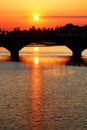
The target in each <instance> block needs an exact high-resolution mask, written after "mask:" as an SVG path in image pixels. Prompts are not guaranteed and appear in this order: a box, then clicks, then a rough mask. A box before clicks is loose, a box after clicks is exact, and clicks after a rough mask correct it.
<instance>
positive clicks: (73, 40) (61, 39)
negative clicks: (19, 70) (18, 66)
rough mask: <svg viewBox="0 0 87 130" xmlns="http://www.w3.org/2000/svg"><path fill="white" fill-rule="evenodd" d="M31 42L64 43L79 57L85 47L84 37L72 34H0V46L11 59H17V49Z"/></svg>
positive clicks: (86, 44)
mask: <svg viewBox="0 0 87 130" xmlns="http://www.w3.org/2000/svg"><path fill="white" fill-rule="evenodd" d="M31 43H38V44H39V45H41V44H44V45H46V46H60V45H65V46H67V47H68V48H69V49H70V50H71V51H72V56H73V57H75V58H77V59H78V58H81V53H82V51H83V50H85V49H86V48H87V38H86V37H73V36H62V35H61V36H53V35H52V36H39V35H38V36H29V35H28V36H26V35H24V36H23V35H1V36H0V46H1V47H4V48H6V49H7V50H8V51H9V52H10V59H11V60H12V61H17V60H19V51H20V50H21V49H22V48H23V47H25V46H27V45H30V44H31Z"/></svg>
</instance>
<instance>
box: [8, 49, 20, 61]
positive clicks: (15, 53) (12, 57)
mask: <svg viewBox="0 0 87 130" xmlns="http://www.w3.org/2000/svg"><path fill="white" fill-rule="evenodd" d="M10 54H11V55H10V60H11V61H19V51H17V50H15V51H11V52H10Z"/></svg>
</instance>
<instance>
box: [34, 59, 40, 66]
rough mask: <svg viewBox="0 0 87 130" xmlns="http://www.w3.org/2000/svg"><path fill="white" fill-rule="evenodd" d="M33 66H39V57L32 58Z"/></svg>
mask: <svg viewBox="0 0 87 130" xmlns="http://www.w3.org/2000/svg"><path fill="white" fill-rule="evenodd" d="M34 64H35V65H38V64H39V57H34Z"/></svg>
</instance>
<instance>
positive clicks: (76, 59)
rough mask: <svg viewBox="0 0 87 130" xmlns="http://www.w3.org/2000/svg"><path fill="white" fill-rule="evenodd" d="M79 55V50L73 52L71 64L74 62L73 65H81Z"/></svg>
mask: <svg viewBox="0 0 87 130" xmlns="http://www.w3.org/2000/svg"><path fill="white" fill-rule="evenodd" d="M81 53H82V51H81V50H77V51H76V50H75V51H73V54H72V62H74V63H81V62H82V58H81V57H82V56H81Z"/></svg>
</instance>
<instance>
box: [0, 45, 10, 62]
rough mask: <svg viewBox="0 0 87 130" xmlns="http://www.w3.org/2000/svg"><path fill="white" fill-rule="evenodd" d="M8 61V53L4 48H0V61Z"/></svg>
mask: <svg viewBox="0 0 87 130" xmlns="http://www.w3.org/2000/svg"><path fill="white" fill-rule="evenodd" d="M9 59H10V52H9V50H7V49H6V48H5V47H0V61H7V60H9Z"/></svg>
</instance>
